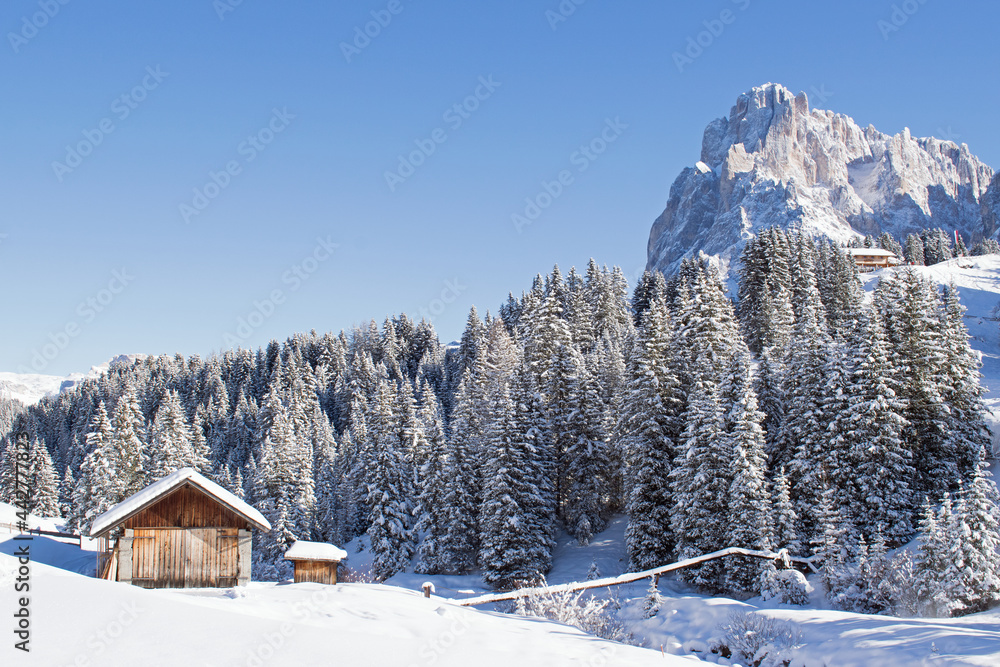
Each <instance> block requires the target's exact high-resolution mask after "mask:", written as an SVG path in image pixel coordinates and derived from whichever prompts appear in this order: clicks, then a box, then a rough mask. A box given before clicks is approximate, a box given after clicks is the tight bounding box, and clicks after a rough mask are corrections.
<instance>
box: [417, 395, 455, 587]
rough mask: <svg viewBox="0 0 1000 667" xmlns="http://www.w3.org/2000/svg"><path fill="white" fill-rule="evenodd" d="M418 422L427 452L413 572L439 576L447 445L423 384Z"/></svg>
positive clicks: (434, 405) (445, 526)
mask: <svg viewBox="0 0 1000 667" xmlns="http://www.w3.org/2000/svg"><path fill="white" fill-rule="evenodd" d="M418 419H419V420H420V423H421V425H422V427H423V428H422V430H423V432H424V434H425V437H426V440H427V452H426V456H424V457H423V460H422V462H421V467H420V474H419V475H418V479H419V480H420V486H419V489H420V495H419V497H418V503H419V511H418V513H419V517H420V518H419V520H418V522H417V526H416V532H417V534H418V535H423V541H422V542H421V543H420V548H419V549H418V555H419V557H420V561H419V563H418V565H417V571H418V572H421V573H424V574H440V573H442V572H445V571H446V570H447V563H446V562H444V559H443V554H442V553H441V552H442V541H443V539H444V537H445V535H446V534H447V531H448V520H449V508H448V505H447V499H446V497H445V492H446V490H447V488H448V483H449V479H450V472H451V461H450V459H449V451H448V442H447V439H446V438H445V434H444V425H443V424H442V422H441V412H440V408H439V406H438V401H437V397H435V396H434V392H433V390H431V388H430V385H429V384H427V382H426V381H424V383H423V385H422V386H421V390H420V410H419V412H418Z"/></svg>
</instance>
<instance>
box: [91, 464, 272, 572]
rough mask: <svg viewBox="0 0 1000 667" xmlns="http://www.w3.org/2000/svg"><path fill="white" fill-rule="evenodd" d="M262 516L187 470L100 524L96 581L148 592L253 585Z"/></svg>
mask: <svg viewBox="0 0 1000 667" xmlns="http://www.w3.org/2000/svg"><path fill="white" fill-rule="evenodd" d="M255 528H256V529H257V530H264V531H269V530H271V524H269V523H268V522H267V519H265V518H264V516H263V515H262V514H261V513H260V512H258V511H257V510H255V509H254V508H253V507H251V506H250V505H248V504H246V503H245V502H243V501H242V500H240V499H239V498H237V497H236V496H235V495H233V494H232V493H230V492H229V491H226V490H225V489H224V488H222V487H221V486H219V485H218V484H216V483H215V482H213V481H211V480H209V479H206V478H205V477H204V476H202V475H200V474H199V473H198V472H197V471H195V470H194V469H192V468H182V469H180V470H178V471H176V472H174V473H171V474H170V475H167V476H166V477H164V478H163V479H161V480H160V481H158V482H155V483H153V484H152V485H150V486H148V487H146V488H145V489H143V490H142V491H139V492H138V493H136V494H135V495H133V496H131V497H129V498H126V499H125V500H123V501H122V502H120V503H119V504H117V505H115V506H114V507H112V508H111V509H109V510H108V511H107V512H105V513H104V514H102V515H100V516H99V517H97V519H95V520H94V523H93V525H92V526H91V529H90V534H91V536H92V537H96V538H98V539H99V540H100V542H99V556H98V568H97V573H98V576H99V577H101V578H103V579H110V580H112V581H122V582H125V583H130V584H135V585H136V586H142V587H143V588H201V587H204V588H228V587H230V586H237V585H239V586H245V585H246V584H247V583H248V582H249V581H250V556H251V551H250V531H251V530H253V529H255Z"/></svg>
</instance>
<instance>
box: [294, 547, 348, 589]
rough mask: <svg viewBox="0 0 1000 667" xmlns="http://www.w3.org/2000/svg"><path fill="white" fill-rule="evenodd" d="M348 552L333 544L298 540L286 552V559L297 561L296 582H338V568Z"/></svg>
mask: <svg viewBox="0 0 1000 667" xmlns="http://www.w3.org/2000/svg"><path fill="white" fill-rule="evenodd" d="M346 558H347V552H346V551H344V550H343V549H341V548H339V547H335V546H333V545H332V544H324V543H323V542H306V541H305V540H298V541H297V542H295V544H293V545H292V546H291V547H289V548H288V551H286V552H285V560H290V561H292V562H293V563H295V583H297V584H301V583H303V582H314V583H317V584H335V583H337V568H338V567H340V561H342V560H345V559H346Z"/></svg>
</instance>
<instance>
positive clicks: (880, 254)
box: [846, 248, 900, 273]
mask: <svg viewBox="0 0 1000 667" xmlns="http://www.w3.org/2000/svg"><path fill="white" fill-rule="evenodd" d="M846 250H847V254H848V255H850V256H851V257H852V258H853V259H854V263H855V264H856V265H857V267H858V271H860V272H862V273H866V272H868V271H876V270H878V269H884V268H886V267H889V266H897V265H898V264H900V261H899V257H896V253H894V252H892V251H891V250H883V249H882V248H847V249H846Z"/></svg>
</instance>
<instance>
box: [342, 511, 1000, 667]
mask: <svg viewBox="0 0 1000 667" xmlns="http://www.w3.org/2000/svg"><path fill="white" fill-rule="evenodd" d="M625 526H626V520H625V518H624V517H620V516H619V517H616V518H615V519H614V520H613V521H612V523H611V525H610V526H609V527H608V528H607V530H605V531H604V532H602V533H600V534H599V535H596V536H595V537H594V539H593V540H592V541H591V543H590V545H588V546H579V545H578V544H576V543H575V542H574V541H573V540H572V539H571V538H570V537H569V536H568V535H566V534H563V535H562V536H561V537H560V538H559V540H558V542H559V546H558V547H557V548H556V551H555V554H554V559H553V561H554V562H553V568H552V571H551V572H550V574H549V577H548V581H549V583H551V584H558V583H564V582H570V581H583V580H585V579H586V578H587V573H588V571H589V570H590V567H591V564H594V563H596V564H597V567H598V570H599V571H600V573H601V575H603V576H613V575H617V574H620V573H621V572H623V571H624V570H623V567H624V565H625V563H626V561H627V558H626V555H625V546H624V545H625ZM362 556H363V555H362ZM358 560H359V562H360V561H364V560H365V559H364V558H363V557H362V558H360V559H358ZM423 581H430V582H432V583H434V585H435V587H436V590H437V592H438V593H440V594H442V595H449V596H452V597H462V598H464V597H470V596H471V595H472V593H473V592H476V593H480V592H483V586H482V582H481V581H480V580H479V577H478V576H476V575H470V576H466V577H454V576H448V577H444V576H427V575H414V574H399V575H396V576H395V577H393V578H392V579H390V580H389V583H392V584H393V585H397V586H403V587H405V588H410V589H412V590H418V589H419V587H420V584H421V583H422V582H423ZM647 586H648V583H647V582H639V583H635V584H629V585H624V586H618V587H615V588H610V589H601V590H597V591H594V593H596V594H597V595H598V596H605V597H606V596H610V597H612V598H613V599H615V600H617V601H618V603H619V604H620V606H621V609H620V611H619V612H618V618H619V619H620V620H621V621H623V622H624V623H625V626H626V628H627V629H628V631H629V632H631V633H632V635H633V637H634V639H635V640H636V641H637V642H640V643H641V644H642V645H643V646H646V647H648V648H651V649H653V650H655V651H657V652H660V651H662V652H663V653H664V654H666V655H668V656H669V655H678V656H687V657H693V656H697V657H699V658H700V659H701V660H702V661H703V662H710V663H715V664H722V665H725V664H730V663H729V662H727V661H726V660H725V659H723V658H721V656H718V655H715V654H712V653H711V652H709V650H708V649H709V647H710V646H712V645H713V644H714V642H715V641H716V640H717V639H718V638H720V637H721V635H722V632H721V630H720V628H719V626H720V625H721V624H723V623H725V622H726V621H727V619H728V617H729V615H730V614H731V613H733V612H744V613H746V612H749V613H755V614H762V615H766V616H771V617H774V618H777V619H780V620H784V621H790V622H791V623H793V624H794V626H795V627H796V628H797V629H798V630H799V631H800V632H801V633H802V641H801V645H800V646H799V647H798V648H796V649H793V650H792V651H791V652H790V653H789V654H788V655H787V657H788V658H793V660H792V662H791V665H793V666H794V667H855V666H857V667H861V666H864V667H873V666H878V667H911V666H923V665H928V666H929V665H983V666H985V665H1000V609H996V610H993V611H991V612H986V613H981V614H974V615H971V616H966V617H963V618H956V619H922V618H897V617H893V616H875V615H866V614H855V613H850V612H842V611H834V610H830V609H828V608H826V607H827V605H826V602H825V600H824V599H823V597H822V595H820V594H819V593H816V592H814V595H813V597H812V604H811V606H810V607H797V606H792V605H784V604H780V603H777V602H775V601H771V602H763V601H762V600H761V599H760V598H754V599H752V600H749V601H747V602H740V601H737V600H733V599H729V598H724V597H709V596H705V595H699V594H697V593H695V592H693V591H692V590H691V589H690V588H688V587H686V586H685V585H684V584H682V583H680V582H679V581H677V580H676V579H671V578H664V579H661V581H660V591H661V594H662V595H663V597H664V604H663V606H662V607H661V609H660V611H659V612H658V613H657V614H656V616H654V617H653V618H650V619H646V618H644V614H643V605H644V602H645V595H646V589H647ZM531 664H534V663H531ZM609 664H616V663H614V662H611V663H609Z"/></svg>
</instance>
